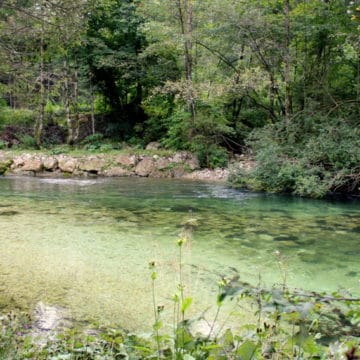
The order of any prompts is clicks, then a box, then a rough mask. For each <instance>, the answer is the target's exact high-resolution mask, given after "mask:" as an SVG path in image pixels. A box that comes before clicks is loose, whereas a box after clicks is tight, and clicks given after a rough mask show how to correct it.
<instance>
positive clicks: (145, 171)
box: [135, 156, 155, 176]
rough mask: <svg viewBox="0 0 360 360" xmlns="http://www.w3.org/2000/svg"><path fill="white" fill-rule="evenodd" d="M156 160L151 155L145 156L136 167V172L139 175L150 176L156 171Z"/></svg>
mask: <svg viewBox="0 0 360 360" xmlns="http://www.w3.org/2000/svg"><path fill="white" fill-rule="evenodd" d="M154 169H155V162H154V160H153V159H152V158H151V157H148V156H146V157H144V158H143V159H142V160H141V161H140V162H139V163H138V164H137V165H136V168H135V174H136V175H139V176H149V174H150V173H151V172H152V171H154Z"/></svg>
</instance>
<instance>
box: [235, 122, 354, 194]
mask: <svg viewBox="0 0 360 360" xmlns="http://www.w3.org/2000/svg"><path fill="white" fill-rule="evenodd" d="M248 145H249V146H250V147H251V148H252V149H253V150H254V151H255V153H256V160H257V167H256V168H255V170H254V171H253V172H251V173H246V174H244V173H238V175H236V174H235V175H234V176H233V179H232V181H233V183H234V184H236V185H239V186H245V187H247V188H250V189H254V188H255V189H256V190H265V191H271V192H286V193H292V194H296V195H300V196H307V197H314V198H319V197H323V196H325V195H326V194H327V193H329V192H334V191H335V192H339V191H341V192H345V193H355V194H358V193H360V186H359V185H360V167H359V164H360V130H359V128H357V127H353V126H352V125H351V124H348V123H347V122H345V121H339V120H338V119H328V118H322V117H317V118H314V119H312V120H311V119H309V117H304V118H299V119H296V120H293V123H291V124H289V125H287V124H285V122H280V123H278V124H274V125H270V126H266V127H264V128H262V129H258V130H255V131H253V132H252V133H251V135H250V137H249V138H248Z"/></svg>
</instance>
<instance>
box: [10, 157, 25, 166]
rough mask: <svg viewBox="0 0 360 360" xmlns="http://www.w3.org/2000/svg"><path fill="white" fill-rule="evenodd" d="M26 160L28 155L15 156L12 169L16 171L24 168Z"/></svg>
mask: <svg viewBox="0 0 360 360" xmlns="http://www.w3.org/2000/svg"><path fill="white" fill-rule="evenodd" d="M26 159H27V156H26V155H20V156H15V157H14V158H13V163H12V165H11V168H13V169H14V168H18V167H21V166H23V165H24V162H25V160H26Z"/></svg>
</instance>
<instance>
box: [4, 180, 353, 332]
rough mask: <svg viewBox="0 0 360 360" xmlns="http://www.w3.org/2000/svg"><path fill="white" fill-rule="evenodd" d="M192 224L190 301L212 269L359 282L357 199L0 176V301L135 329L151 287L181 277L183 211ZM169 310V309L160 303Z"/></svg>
mask: <svg viewBox="0 0 360 360" xmlns="http://www.w3.org/2000/svg"><path fill="white" fill-rule="evenodd" d="M190 217H191V218H196V219H198V223H199V226H198V228H197V229H196V230H195V232H194V234H193V238H192V241H191V243H189V244H187V246H186V247H185V249H184V254H183V255H184V263H185V264H186V265H185V266H184V278H185V281H186V284H187V286H186V293H187V294H188V295H190V296H193V297H194V305H193V311H194V312H195V311H198V310H200V309H204V308H205V307H206V306H208V305H213V304H214V302H215V301H214V299H215V298H214V294H215V293H216V280H217V279H219V277H220V276H222V275H232V274H234V268H235V269H237V270H238V272H239V274H240V277H241V279H242V280H243V281H247V282H251V283H253V284H256V283H257V282H258V278H259V274H261V279H262V282H263V283H264V284H266V285H269V286H270V285H272V284H274V283H280V282H281V281H282V280H281V279H282V276H281V272H280V270H279V267H278V263H277V261H276V257H275V255H274V252H275V251H280V253H281V254H282V256H283V258H284V266H285V267H286V269H287V282H288V285H289V286H291V287H301V288H305V289H314V290H319V291H321V290H327V291H332V290H338V289H348V290H350V291H351V292H352V293H355V294H359V293H360V290H359V289H360V286H359V285H360V262H359V258H360V202H359V201H357V202H356V201H352V202H350V201H347V202H335V201H331V202H330V201H311V200H305V199H296V198H291V197H284V196H274V195H260V194H251V193H246V192H241V191H237V190H232V189H229V188H227V187H225V186H222V185H213V184H204V183H196V182H185V181H175V180H155V179H154V180H152V179H136V178H121V179H100V180H91V179H90V180H75V179H36V178H0V229H1V231H0V253H1V256H0V306H2V307H5V306H11V307H14V306H17V307H19V308H25V309H26V308H32V307H34V306H35V304H36V303H37V302H38V301H40V300H41V301H44V302H46V303H50V304H57V305H62V306H65V307H66V308H68V309H70V310H71V311H72V314H73V316H74V318H76V319H78V320H91V321H98V322H99V323H101V324H105V325H108V324H121V325H123V326H125V327H126V328H129V329H144V328H146V327H147V326H148V324H149V323H150V322H151V319H152V311H151V310H152V302H151V281H150V276H149V275H150V274H149V269H148V263H149V261H153V260H154V261H156V263H157V266H158V272H159V277H158V279H157V289H156V293H157V294H156V296H157V299H158V302H159V303H161V304H164V305H165V314H166V313H167V314H171V313H172V305H171V301H170V300H169V299H170V298H171V296H172V295H174V293H175V292H176V288H177V284H178V281H179V280H178V267H179V261H178V251H179V248H178V246H177V245H176V240H177V238H178V234H179V233H180V231H181V223H183V221H185V220H186V219H188V218H190ZM165 316H166V315H165Z"/></svg>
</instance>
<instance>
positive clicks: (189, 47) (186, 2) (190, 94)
mask: <svg viewBox="0 0 360 360" xmlns="http://www.w3.org/2000/svg"><path fill="white" fill-rule="evenodd" d="M177 6H178V13H179V21H180V27H181V34H182V36H183V38H184V62H185V79H186V82H187V99H186V101H187V105H188V107H189V111H190V113H191V117H192V120H193V122H194V123H195V116H196V109H195V96H194V89H193V54H192V52H193V5H192V0H183V1H182V0H178V1H177Z"/></svg>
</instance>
